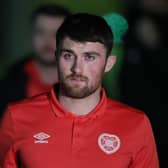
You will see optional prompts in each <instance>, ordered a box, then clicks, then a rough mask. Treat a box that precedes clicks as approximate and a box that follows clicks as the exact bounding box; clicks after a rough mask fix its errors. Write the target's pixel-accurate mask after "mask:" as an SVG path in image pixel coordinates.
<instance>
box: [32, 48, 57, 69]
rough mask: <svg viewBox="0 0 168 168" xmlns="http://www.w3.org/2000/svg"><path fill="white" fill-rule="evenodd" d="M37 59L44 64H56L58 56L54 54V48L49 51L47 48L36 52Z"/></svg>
mask: <svg viewBox="0 0 168 168" xmlns="http://www.w3.org/2000/svg"><path fill="white" fill-rule="evenodd" d="M35 59H36V60H37V62H38V63H39V64H41V65H43V66H49V67H50V66H55V65H56V58H55V54H54V50H53V51H52V50H51V51H50V52H49V51H47V49H43V50H42V51H41V52H39V53H37V52H35Z"/></svg>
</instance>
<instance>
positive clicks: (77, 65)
mask: <svg viewBox="0 0 168 168" xmlns="http://www.w3.org/2000/svg"><path fill="white" fill-rule="evenodd" d="M71 71H72V72H73V73H76V74H81V73H82V71H83V64H82V61H81V60H80V59H79V58H75V60H74V63H73V65H72V68H71Z"/></svg>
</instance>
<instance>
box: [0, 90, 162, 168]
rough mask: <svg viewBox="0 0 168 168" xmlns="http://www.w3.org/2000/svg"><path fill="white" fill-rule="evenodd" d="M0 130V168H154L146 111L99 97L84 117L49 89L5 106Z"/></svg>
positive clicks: (153, 148)
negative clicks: (0, 167) (75, 112)
mask: <svg viewBox="0 0 168 168" xmlns="http://www.w3.org/2000/svg"><path fill="white" fill-rule="evenodd" d="M0 128H1V130H0V137H1V138H0V160H1V164H2V162H4V160H5V163H4V168H18V167H24V168H26V167H27V168H56V167H59V168H79V167H80V168H108V167H114V168H158V167H159V165H158V158H157V152H156V145H155V141H154V137H153V133H152V129H151V125H150V122H149V120H148V118H147V117H146V115H145V114H144V113H143V112H141V111H139V110H137V109H134V108H131V107H129V106H127V105H124V104H121V103H119V102H116V101H114V100H111V99H108V98H107V97H106V95H105V92H104V91H102V98H101V101H100V102H99V104H98V105H97V106H96V108H95V109H94V110H93V111H91V112H90V113H89V114H87V115H84V116H75V115H72V114H71V113H70V112H68V111H66V110H65V109H64V107H63V106H62V105H61V104H60V103H59V101H58V100H57V98H56V96H55V93H54V90H51V92H50V93H49V94H44V95H40V96H37V97H34V98H31V99H27V100H23V101H21V102H19V103H16V104H13V105H10V106H9V108H8V111H7V112H6V114H5V117H4V118H3V121H2V125H1V127H0Z"/></svg>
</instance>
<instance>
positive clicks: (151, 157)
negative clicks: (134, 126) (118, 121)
mask: <svg viewBox="0 0 168 168" xmlns="http://www.w3.org/2000/svg"><path fill="white" fill-rule="evenodd" d="M140 129H142V130H141V132H142V133H141V136H142V138H141V140H140V141H139V143H141V144H140V147H139V149H138V150H137V151H136V153H135V155H134V158H133V160H132V164H131V166H130V168H159V161H158V156H157V149H156V144H155V140H154V136H153V130H152V127H151V124H150V121H149V120H148V118H147V117H146V116H144V120H143V123H142V126H141V127H140ZM137 141H138V140H137Z"/></svg>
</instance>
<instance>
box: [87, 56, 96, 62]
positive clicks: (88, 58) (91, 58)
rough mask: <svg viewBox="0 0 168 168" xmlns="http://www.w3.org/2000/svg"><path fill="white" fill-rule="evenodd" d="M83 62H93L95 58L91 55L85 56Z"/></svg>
mask: <svg viewBox="0 0 168 168" xmlns="http://www.w3.org/2000/svg"><path fill="white" fill-rule="evenodd" d="M85 60H86V61H93V60H95V56H93V55H86V56H85Z"/></svg>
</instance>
